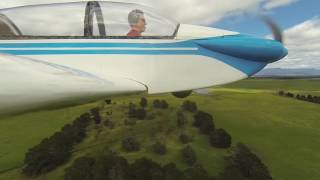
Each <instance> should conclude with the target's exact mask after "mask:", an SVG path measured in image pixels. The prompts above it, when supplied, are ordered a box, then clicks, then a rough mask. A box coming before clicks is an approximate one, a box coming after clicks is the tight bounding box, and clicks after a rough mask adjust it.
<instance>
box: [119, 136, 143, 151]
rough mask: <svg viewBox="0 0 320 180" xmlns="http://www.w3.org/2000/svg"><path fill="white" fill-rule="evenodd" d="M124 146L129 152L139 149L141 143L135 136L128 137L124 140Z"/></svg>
mask: <svg viewBox="0 0 320 180" xmlns="http://www.w3.org/2000/svg"><path fill="white" fill-rule="evenodd" d="M122 148H123V149H124V150H126V151H127V152H132V151H139V150H140V144H139V142H138V141H137V140H136V139H134V138H133V137H128V138H125V139H123V140H122Z"/></svg>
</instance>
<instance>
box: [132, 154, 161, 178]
mask: <svg viewBox="0 0 320 180" xmlns="http://www.w3.org/2000/svg"><path fill="white" fill-rule="evenodd" d="M130 177H131V180H164V179H165V174H164V171H163V169H162V167H161V166H160V165H159V164H157V163H155V162H153V161H152V160H150V159H147V158H141V159H138V160H136V161H135V162H134V163H133V164H132V165H131V166H130Z"/></svg>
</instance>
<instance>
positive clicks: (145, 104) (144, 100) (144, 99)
mask: <svg viewBox="0 0 320 180" xmlns="http://www.w3.org/2000/svg"><path fill="white" fill-rule="evenodd" d="M140 106H141V107H142V108H145V107H147V106H148V101H147V98H145V97H142V98H141V99H140Z"/></svg>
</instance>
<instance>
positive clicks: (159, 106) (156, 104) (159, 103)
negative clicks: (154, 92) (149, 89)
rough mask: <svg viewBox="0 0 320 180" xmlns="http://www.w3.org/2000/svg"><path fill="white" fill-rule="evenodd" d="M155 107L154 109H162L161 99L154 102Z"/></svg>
mask: <svg viewBox="0 0 320 180" xmlns="http://www.w3.org/2000/svg"><path fill="white" fill-rule="evenodd" d="M153 107H154V108H161V101H160V100H159V99H156V100H154V101H153Z"/></svg>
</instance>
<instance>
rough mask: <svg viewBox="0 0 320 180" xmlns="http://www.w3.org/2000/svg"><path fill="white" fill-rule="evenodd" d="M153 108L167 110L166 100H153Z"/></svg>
mask: <svg viewBox="0 0 320 180" xmlns="http://www.w3.org/2000/svg"><path fill="white" fill-rule="evenodd" d="M153 107H154V108H158V109H168V107H169V104H168V103H167V101H166V100H159V99H155V100H154V101H153Z"/></svg>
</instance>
